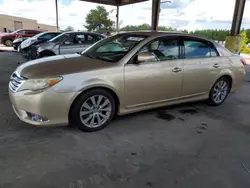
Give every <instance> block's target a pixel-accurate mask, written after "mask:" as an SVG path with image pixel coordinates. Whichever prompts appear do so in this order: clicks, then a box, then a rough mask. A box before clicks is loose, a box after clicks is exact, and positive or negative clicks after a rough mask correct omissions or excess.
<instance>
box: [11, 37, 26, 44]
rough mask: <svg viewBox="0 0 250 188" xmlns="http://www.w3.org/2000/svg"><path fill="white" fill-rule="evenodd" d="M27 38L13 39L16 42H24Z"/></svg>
mask: <svg viewBox="0 0 250 188" xmlns="http://www.w3.org/2000/svg"><path fill="white" fill-rule="evenodd" d="M26 39H27V38H17V39H15V40H14V41H13V43H16V42H23V41H25V40H26Z"/></svg>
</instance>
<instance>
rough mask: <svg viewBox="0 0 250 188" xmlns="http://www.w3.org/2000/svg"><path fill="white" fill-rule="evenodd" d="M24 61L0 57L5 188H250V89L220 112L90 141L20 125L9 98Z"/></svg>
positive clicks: (156, 117)
mask: <svg viewBox="0 0 250 188" xmlns="http://www.w3.org/2000/svg"><path fill="white" fill-rule="evenodd" d="M18 59H20V57H19V54H18V53H13V52H6V53H5V52H1V53H0V75H1V79H0V187H1V188H56V187H59V188H83V187H86V188H92V187H94V188H99V187H107V188H125V187H126V188H141V187H157V188H234V187H235V188H249V186H250V171H249V170H250V118H249V114H250V107H249V106H250V94H249V93H250V92H249V91H250V83H249V82H245V84H244V85H243V87H242V88H241V89H240V90H239V91H238V92H237V93H235V94H232V95H230V96H229V98H228V100H227V101H226V102H225V103H224V105H222V106H220V107H209V106H207V105H206V104H205V103H202V102H201V103H195V104H186V105H180V106H174V107H167V108H161V109H157V110H153V111H147V112H142V113H137V114H133V115H128V116H123V117H117V118H116V119H115V120H114V121H113V122H112V123H111V125H110V126H109V127H107V128H106V129H104V130H102V131H99V132H95V133H84V132H81V131H78V130H77V129H75V128H70V127H54V128H51V127H34V126H30V125H27V124H25V123H23V122H21V121H19V120H18V118H17V117H16V116H15V115H14V113H13V111H12V109H11V106H10V102H9V99H8V93H7V91H8V88H7V87H8V86H7V85H8V81H9V76H10V74H11V73H12V72H13V71H14V69H15V68H16V67H17V65H18V64H17V61H18ZM248 169H249V170H248Z"/></svg>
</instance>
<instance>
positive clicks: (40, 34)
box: [32, 32, 47, 39]
mask: <svg viewBox="0 0 250 188" xmlns="http://www.w3.org/2000/svg"><path fill="white" fill-rule="evenodd" d="M46 33H47V32H43V33H39V34H37V35H35V36H33V37H32V38H35V39H37V38H38V37H41V36H43V35H44V34H46Z"/></svg>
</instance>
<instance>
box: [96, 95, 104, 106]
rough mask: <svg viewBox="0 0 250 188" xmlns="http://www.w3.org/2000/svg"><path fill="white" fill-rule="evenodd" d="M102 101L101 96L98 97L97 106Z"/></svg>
mask: <svg viewBox="0 0 250 188" xmlns="http://www.w3.org/2000/svg"><path fill="white" fill-rule="evenodd" d="M102 99H103V96H101V95H99V96H98V101H97V106H99V105H100V103H101V101H102Z"/></svg>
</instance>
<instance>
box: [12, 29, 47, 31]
mask: <svg viewBox="0 0 250 188" xmlns="http://www.w3.org/2000/svg"><path fill="white" fill-rule="evenodd" d="M25 30H28V31H41V32H42V31H46V30H42V29H18V30H16V31H25Z"/></svg>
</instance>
